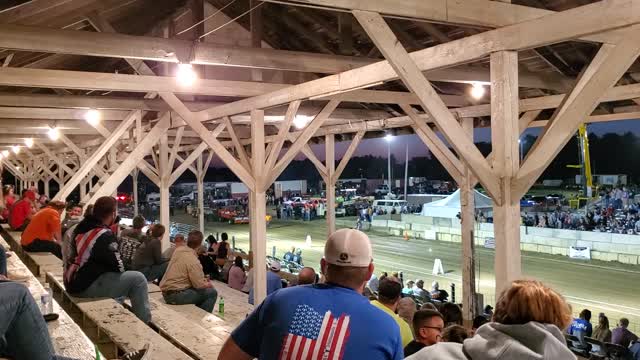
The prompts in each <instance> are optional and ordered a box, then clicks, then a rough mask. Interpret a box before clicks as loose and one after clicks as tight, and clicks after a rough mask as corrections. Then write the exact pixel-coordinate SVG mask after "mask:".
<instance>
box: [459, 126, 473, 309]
mask: <svg viewBox="0 0 640 360" xmlns="http://www.w3.org/2000/svg"><path fill="white" fill-rule="evenodd" d="M462 128H463V129H464V131H465V132H466V133H467V135H468V136H469V138H471V140H473V118H466V119H462ZM472 177H473V173H472V172H471V169H469V167H468V166H466V165H465V166H464V174H463V176H462V178H461V179H462V182H461V183H460V184H459V185H460V215H461V216H460V217H461V222H462V223H461V227H462V236H461V238H462V315H463V318H464V320H466V321H473V318H474V317H475V312H476V283H475V281H476V276H475V248H474V245H475V244H474V239H475V236H474V228H475V192H474V189H473V186H472V181H473V179H472Z"/></svg>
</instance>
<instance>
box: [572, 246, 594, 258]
mask: <svg viewBox="0 0 640 360" xmlns="http://www.w3.org/2000/svg"><path fill="white" fill-rule="evenodd" d="M569 257H570V258H572V259H584V260H591V248H590V247H588V246H570V247H569Z"/></svg>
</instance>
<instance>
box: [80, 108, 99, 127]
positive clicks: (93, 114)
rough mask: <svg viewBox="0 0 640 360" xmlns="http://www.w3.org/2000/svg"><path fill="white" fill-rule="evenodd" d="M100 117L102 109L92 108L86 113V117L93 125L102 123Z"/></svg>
mask: <svg viewBox="0 0 640 360" xmlns="http://www.w3.org/2000/svg"><path fill="white" fill-rule="evenodd" d="M100 118H101V116H100V111H98V110H96V109H91V110H89V111H87V113H86V114H85V115H84V119H85V120H87V122H88V123H89V124H90V125H91V126H96V125H98V124H99V123H100Z"/></svg>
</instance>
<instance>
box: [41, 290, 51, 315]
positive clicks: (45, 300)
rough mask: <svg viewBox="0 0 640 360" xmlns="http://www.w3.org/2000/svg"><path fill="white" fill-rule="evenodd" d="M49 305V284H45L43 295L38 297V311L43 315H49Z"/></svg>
mask: <svg viewBox="0 0 640 360" xmlns="http://www.w3.org/2000/svg"><path fill="white" fill-rule="evenodd" d="M50 303H51V294H50V293H49V284H45V288H44V293H43V294H42V295H40V311H41V312H42V314H43V315H46V314H50V313H51V312H49V304H50Z"/></svg>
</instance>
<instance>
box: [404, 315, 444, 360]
mask: <svg viewBox="0 0 640 360" xmlns="http://www.w3.org/2000/svg"><path fill="white" fill-rule="evenodd" d="M443 329H444V318H443V317H442V314H440V313H439V312H438V311H435V310H420V311H416V313H415V315H414V316H413V333H414V335H415V338H416V339H415V340H413V341H412V342H410V343H409V345H407V346H405V348H404V356H405V357H407V356H410V355H413V354H415V353H417V352H418V351H420V350H421V349H422V348H424V347H427V346H431V345H434V344H436V343H438V342H440V341H441V339H442V330H443Z"/></svg>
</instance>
